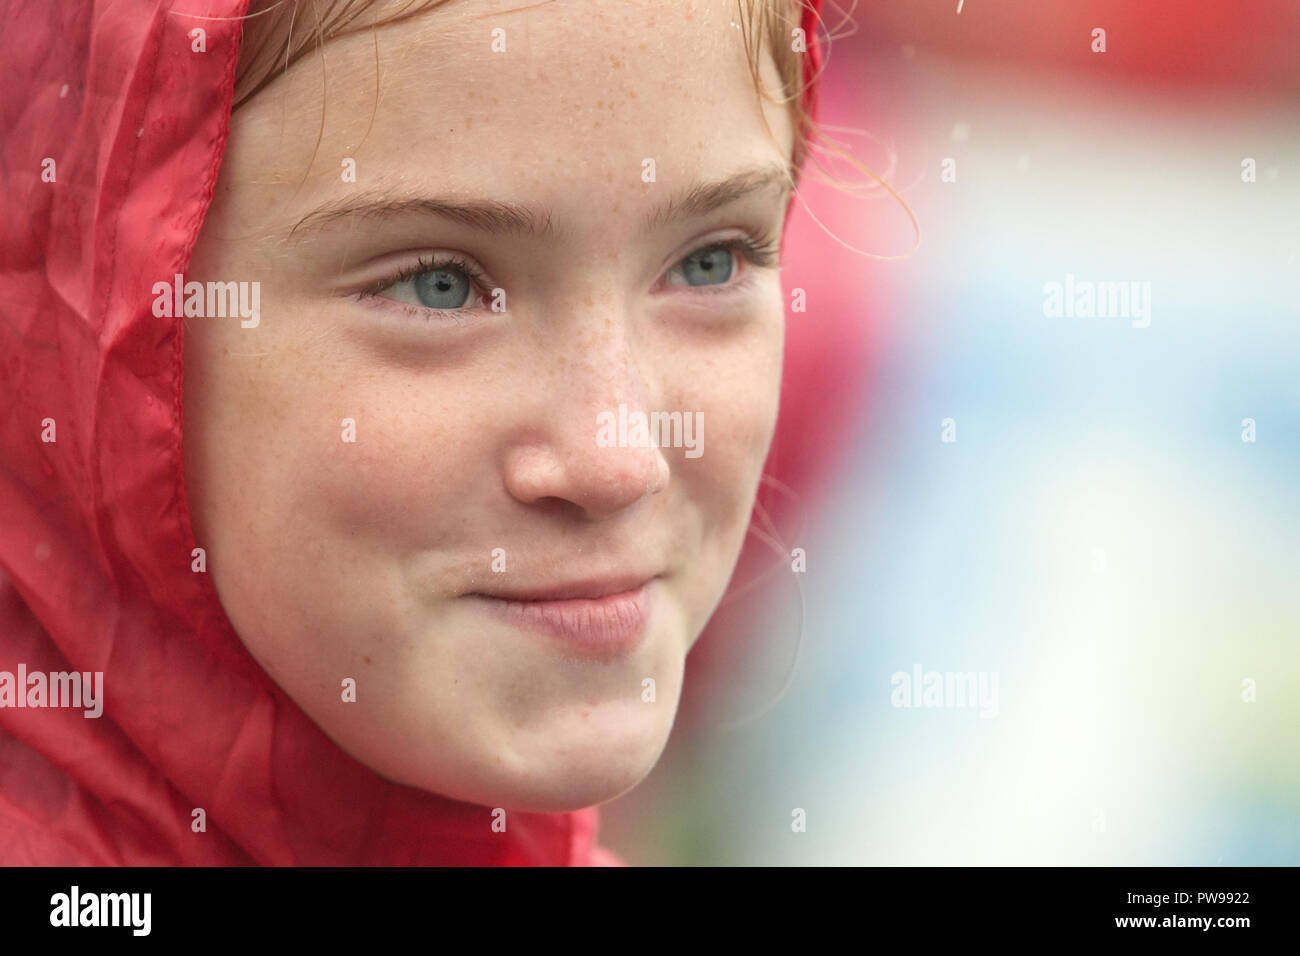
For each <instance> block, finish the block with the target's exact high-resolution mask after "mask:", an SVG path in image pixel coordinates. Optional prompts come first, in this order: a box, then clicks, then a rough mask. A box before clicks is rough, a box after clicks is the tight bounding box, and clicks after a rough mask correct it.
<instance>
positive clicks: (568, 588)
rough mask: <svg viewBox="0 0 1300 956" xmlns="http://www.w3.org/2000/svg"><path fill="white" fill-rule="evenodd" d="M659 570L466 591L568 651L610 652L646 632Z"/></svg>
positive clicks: (620, 650) (633, 644)
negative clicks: (514, 587)
mask: <svg viewBox="0 0 1300 956" xmlns="http://www.w3.org/2000/svg"><path fill="white" fill-rule="evenodd" d="M657 582H658V576H657V575H646V574H635V575H628V576H621V577H610V578H600V579H594V578H593V579H586V580H575V581H568V582H562V583H558V584H548V585H541V586H537V587H530V588H518V589H504V588H503V589H497V590H493V591H491V592H472V593H469V594H466V595H464V599H465V600H469V601H471V602H474V603H476V604H478V605H480V606H481V607H482V609H483V611H484V612H486V613H488V614H490V615H492V616H493V617H494V618H496V619H497V620H499V621H502V622H503V623H506V624H508V625H509V626H511V627H512V628H515V629H518V630H521V631H527V632H529V633H532V634H537V635H541V636H544V637H548V638H551V639H554V640H556V641H558V642H559V643H560V644H561V645H563V646H565V647H566V648H567V649H568V650H570V651H577V652H579V653H582V654H584V655H589V656H597V657H608V656H613V655H618V654H623V653H627V652H629V651H631V650H632V649H633V648H635V647H636V646H637V645H638V644H640V643H641V641H642V639H643V638H644V637H645V633H646V629H647V625H648V624H649V620H650V613H651V611H652V609H653V606H654V603H655V601H654V596H655V594H656V593H657V591H658V588H657V586H656V585H657Z"/></svg>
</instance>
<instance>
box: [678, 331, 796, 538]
mask: <svg viewBox="0 0 1300 956" xmlns="http://www.w3.org/2000/svg"><path fill="white" fill-rule="evenodd" d="M780 381H781V354H780V342H779V340H777V341H776V342H773V341H772V339H771V337H770V336H765V337H758V338H756V339H754V340H752V341H746V342H742V343H737V344H736V345H735V347H728V348H725V349H721V350H716V351H714V352H712V353H710V354H708V355H706V356H701V357H700V358H699V359H698V360H697V361H696V362H693V363H690V364H689V365H685V366H683V367H682V368H681V369H680V370H679V373H678V376H677V382H678V386H677V387H676V388H675V389H673V390H672V391H674V392H675V393H676V394H677V395H678V396H679V398H678V399H677V401H678V402H679V403H680V404H679V405H677V406H674V408H673V409H669V410H676V409H677V408H680V409H681V410H683V411H684V412H687V411H699V412H701V413H702V418H703V435H702V441H699V436H697V441H698V446H699V451H700V455H699V457H697V458H688V457H686V455H685V451H686V449H677V448H673V449H669V450H668V451H669V452H670V455H671V457H670V458H669V463H670V465H671V466H672V467H673V469H674V472H675V474H676V475H678V476H680V478H681V480H683V481H684V482H686V483H688V484H689V485H690V486H691V487H692V488H693V489H694V492H693V494H694V496H695V497H696V499H697V500H701V501H702V503H704V505H705V511H706V512H707V515H708V518H709V521H710V524H711V525H714V526H718V525H726V524H737V523H739V524H744V523H747V520H748V515H749V511H750V508H751V506H752V500H751V497H752V493H753V491H754V490H755V489H756V487H757V483H758V480H759V476H760V474H761V471H762V467H763V462H764V461H765V459H766V457H767V451H768V448H769V446H770V444H771V440H772V434H773V431H774V429H775V426H776V418H777V408H778V403H779V398H780Z"/></svg>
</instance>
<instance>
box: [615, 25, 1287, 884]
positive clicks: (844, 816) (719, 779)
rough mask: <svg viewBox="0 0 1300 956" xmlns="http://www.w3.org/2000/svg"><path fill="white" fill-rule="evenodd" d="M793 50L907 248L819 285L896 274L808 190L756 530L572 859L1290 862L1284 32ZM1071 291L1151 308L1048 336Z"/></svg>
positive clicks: (986, 29) (953, 32) (951, 40)
mask: <svg viewBox="0 0 1300 956" xmlns="http://www.w3.org/2000/svg"><path fill="white" fill-rule="evenodd" d="M959 7H960V9H959ZM823 16H824V18H825V21H826V27H825V29H826V32H827V33H828V34H829V38H828V43H829V56H828V61H827V65H826V70H825V72H824V74H823V83H824V87H823V102H822V113H821V120H822V124H823V126H824V127H825V128H826V129H827V131H828V133H829V134H830V135H831V136H832V137H833V138H834V139H835V140H836V141H838V142H839V143H841V144H843V145H844V146H845V147H846V148H847V149H848V150H849V151H850V153H851V155H852V156H853V157H854V159H856V160H857V161H858V162H860V163H862V164H864V165H865V166H866V167H868V168H870V169H872V170H875V171H876V172H877V173H879V174H881V175H882V176H884V177H885V179H886V180H887V181H888V182H889V184H890V185H891V186H892V187H893V188H894V189H895V190H897V192H898V193H899V195H900V196H901V197H902V199H903V200H904V201H905V202H906V204H907V206H908V207H910V209H911V210H912V212H913V213H914V214H915V216H916V219H917V221H918V223H919V225H920V229H921V233H922V237H923V238H922V242H921V245H920V248H919V249H918V250H917V251H916V253H915V254H914V255H912V256H910V257H908V258H901V259H894V260H882V259H873V258H868V257H865V256H863V255H861V254H859V253H858V252H855V251H853V250H854V249H856V250H860V251H863V252H869V253H873V254H875V255H879V256H900V255H904V254H906V253H907V252H908V250H909V249H911V248H912V245H913V243H914V233H913V228H912V224H911V221H910V220H909V218H908V214H907V212H906V211H905V210H904V208H903V207H902V206H901V205H900V204H899V203H898V202H897V201H895V200H894V199H893V198H892V197H890V196H888V195H887V194H885V193H884V192H883V191H882V190H880V189H878V188H875V189H866V188H864V187H865V186H867V185H870V179H869V178H868V177H866V176H865V175H863V174H862V173H861V172H860V171H859V170H857V169H856V168H855V167H854V166H853V165H851V164H849V163H847V162H845V161H843V160H840V159H836V158H834V157H833V156H829V155H825V154H823V156H822V159H821V163H822V167H823V169H821V170H819V169H818V168H817V167H816V164H814V166H813V168H812V169H811V170H810V172H809V173H808V174H807V178H806V179H805V182H804V183H803V186H802V190H801V192H802V195H803V198H804V201H805V202H806V204H807V208H806V209H800V208H799V207H798V204H797V203H796V209H797V211H796V213H795V216H796V219H795V221H794V222H793V223H792V225H791V227H790V231H789V234H788V237H787V243H788V247H789V248H788V251H787V265H786V266H785V270H784V281H785V285H786V287H787V289H794V288H803V289H804V290H805V291H806V295H807V312H806V313H800V314H790V315H789V316H788V323H789V328H790V331H789V344H788V351H789V354H788V360H787V372H788V377H787V385H786V388H787V394H786V395H785V396H784V397H783V402H784V403H785V404H784V405H783V412H782V416H783V417H782V422H781V426H780V430H779V432H778V440H777V444H776V447H775V449H774V452H773V458H772V460H771V461H770V462H769V465H770V471H771V473H772V474H773V475H774V477H775V478H776V479H777V480H776V481H774V482H773V483H771V484H770V485H769V486H768V488H767V489H766V490H765V496H764V499H763V500H764V501H765V502H766V505H765V508H764V515H765V516H766V518H770V521H771V524H770V525H768V524H766V523H765V520H761V521H759V522H758V523H757V527H758V529H759V530H758V532H757V533H756V534H755V535H754V539H755V540H754V542H753V544H754V548H753V553H750V551H749V550H747V552H746V556H745V559H744V560H743V561H742V566H741V568H740V569H739V570H738V572H737V577H736V580H735V582H734V584H733V594H732V595H731V597H729V599H728V602H727V603H726V606H725V607H724V608H723V610H722V611H721V612H720V614H719V617H718V619H717V621H716V622H715V626H711V628H710V631H709V632H706V635H705V637H704V638H703V639H702V640H701V643H700V645H698V646H697V648H696V650H695V651H694V652H693V653H692V658H691V662H690V671H689V674H688V683H687V692H686V697H685V699H684V700H683V702H682V707H681V710H680V712H679V722H678V725H677V728H676V730H675V731H674V735H673V738H672V740H671V741H670V743H669V746H668V749H667V750H666V752H665V754H664V758H663V760H662V761H661V762H660V764H659V766H658V767H657V768H656V769H655V771H654V772H653V774H652V775H651V776H650V777H649V778H648V779H647V780H646V781H645V783H643V784H642V785H641V786H640V787H638V788H636V789H635V790H634V791H632V792H631V793H630V794H628V795H627V796H625V797H623V798H621V799H620V800H617V801H614V802H613V803H610V804H607V805H606V806H605V807H604V808H603V811H602V813H603V815H602V841H603V842H604V843H606V844H607V845H609V846H610V847H611V848H612V849H614V850H615V851H616V852H617V853H619V854H620V855H622V856H623V857H624V859H626V860H627V861H629V862H632V863H639V864H773V865H790V864H819V863H825V864H895V865H897V864H902V865H911V864H923V865H930V864H976V865H989V864H992V865H1004V864H1049V865H1051V864H1062V865H1079V864H1082V865H1096V864H1121V865H1127V864H1152V865H1215V864H1221V865H1261V864H1262V865H1281V864H1287V865H1296V864H1300V819H1298V818H1300V756H1298V755H1297V746H1298V743H1300V741H1298V738H1300V733H1298V731H1300V494H1298V493H1297V489H1298V488H1300V54H1297V52H1296V50H1297V45H1298V43H1300V4H1297V3H1295V2H1292V0H1286V2H1282V0H1277V2H1273V0H1270V2H1252V0H1246V2H1233V3H1216V4H1203V3H1191V2H1173V0H1148V2H1144V3H1141V4H1134V3H1131V2H1119V0H1114V2H1094V0H1089V2H1085V3H1081V4H1065V3H1042V2H1041V0H997V2H994V0H944V2H942V3H940V2H931V0H885V2H871V3H861V4H856V5H855V4H853V3H852V0H838V4H836V3H835V0H827V8H826V9H825V11H824V13H823ZM1098 28H1100V29H1103V30H1104V31H1105V36H1104V42H1105V48H1104V52H1101V51H1094V47H1095V46H1097V44H1098V41H1097V38H1096V35H1095V34H1094V30H1096V29H1098ZM830 178H834V179H837V180H839V181H840V184H839V185H838V186H837V185H835V184H833V183H830V182H826V181H823V180H828V179H830ZM850 247H851V248H850ZM1067 277H1072V278H1070V279H1068V280H1067ZM1067 281H1069V282H1071V283H1073V284H1074V286H1073V288H1078V287H1080V286H1081V285H1082V284H1084V283H1101V282H1115V283H1126V284H1127V283H1138V288H1142V287H1143V286H1144V284H1148V283H1149V286H1145V287H1146V288H1149V289H1150V310H1149V312H1148V313H1146V314H1145V315H1142V314H1139V313H1137V312H1136V311H1133V304H1130V311H1129V312H1127V313H1121V314H1119V315H1110V316H1098V317H1087V316H1083V315H1079V314H1075V315H1072V316H1049V315H1047V314H1045V313H1046V312H1048V311H1050V310H1049V309H1045V302H1046V301H1047V299H1048V294H1047V293H1046V292H1045V287H1047V286H1048V284H1049V283H1053V282H1056V283H1060V284H1061V286H1062V287H1064V286H1065V285H1066V283H1067ZM1138 304H1140V303H1138ZM1070 311H1075V310H1070ZM1079 311H1082V310H1079ZM1247 420H1249V421H1247ZM765 541H766V542H767V543H766V544H765ZM794 548H802V549H803V552H804V554H805V556H806V557H805V560H806V570H804V571H802V572H799V571H796V570H794V569H793V568H792V564H794V563H797V562H796V561H793V560H792V559H791V558H790V557H789V553H790V552H791V551H792V550H793V549H794ZM715 632H716V633H715ZM931 674H934V675H935V677H934V678H933V680H937V681H939V682H940V684H939V687H938V689H937V690H934V695H935V696H933V697H931V698H929V699H928V700H927V699H926V698H924V697H923V691H924V688H925V686H926V682H927V681H928V680H931V678H930V677H929V676H928V675H931ZM966 674H970V675H974V679H975V680H976V682H977V686H978V681H979V680H983V681H984V684H983V687H984V689H985V691H986V694H985V697H984V699H983V700H977V701H971V700H969V699H965V700H964V699H963V698H962V697H960V696H958V695H956V694H953V695H951V696H949V695H948V693H947V691H948V689H949V687H948V684H949V683H950V679H955V677H956V676H957V675H966ZM902 675H906V677H907V681H906V682H904V681H903V679H902ZM918 675H919V676H920V677H921V680H920V683H919V685H918V686H916V687H915V689H914V691H912V690H910V688H909V686H908V685H909V684H911V683H914V682H915V677H916V676H918ZM954 686H955V685H954ZM905 703H915V704H917V705H918V706H910V707H909V706H901V704H905ZM926 703H928V704H930V706H919V705H922V704H926ZM800 811H802V813H801V812H800Z"/></svg>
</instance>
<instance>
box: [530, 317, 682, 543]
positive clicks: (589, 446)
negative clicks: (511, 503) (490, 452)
mask: <svg viewBox="0 0 1300 956" xmlns="http://www.w3.org/2000/svg"><path fill="white" fill-rule="evenodd" d="M582 353H583V357H582V358H581V359H580V360H573V359H569V360H567V361H564V362H562V368H561V369H560V370H559V371H557V372H556V373H555V374H554V375H553V376H551V381H553V383H554V385H553V387H552V388H550V389H549V390H548V391H549V395H548V400H547V401H546V402H545V404H544V406H543V407H542V410H541V412H540V414H541V416H542V417H544V419H545V420H544V421H542V422H535V423H534V425H535V427H533V428H531V429H529V430H528V432H527V434H526V437H524V438H522V439H521V440H520V441H518V442H515V443H512V444H511V445H510V447H509V448H508V450H507V453H506V458H505V462H504V472H505V474H504V478H505V485H506V490H507V491H508V492H509V494H510V495H511V497H513V498H514V499H515V500H516V501H519V502H521V503H523V504H526V505H529V506H533V507H537V506H542V507H559V508H566V507H567V508H569V509H576V510H577V511H579V512H581V513H582V514H583V515H584V516H586V517H587V518H590V519H601V518H607V517H610V516H611V515H615V514H617V513H619V512H620V511H623V510H624V509H626V508H629V507H631V506H633V505H635V504H636V503H637V502H639V501H641V500H642V499H645V498H648V497H650V496H652V495H656V494H659V493H660V492H662V491H663V490H664V489H665V488H666V487H667V485H668V480H669V477H670V469H669V465H668V460H667V458H666V457H665V456H664V451H663V450H662V449H661V448H659V447H657V443H655V442H653V441H650V442H646V441H643V440H640V438H641V437H643V435H642V436H637V435H633V434H630V433H632V432H635V429H628V428H626V427H622V428H620V427H619V422H620V416H622V419H621V420H622V421H624V422H626V421H628V420H629V419H634V418H635V416H636V415H637V414H638V413H640V414H643V415H646V416H647V417H648V416H649V412H650V409H649V408H647V404H648V403H647V400H646V397H645V396H646V395H647V392H648V388H647V383H646V381H645V379H644V377H643V376H642V374H641V371H640V369H639V368H638V365H637V363H636V362H635V361H634V360H633V358H632V355H631V350H630V348H629V347H628V344H627V342H626V341H625V340H624V339H622V338H621V337H620V336H617V335H615V336H613V337H611V338H609V339H608V340H607V341H605V342H604V343H603V344H602V343H593V342H591V341H590V340H588V342H587V344H586V346H585V347H583V349H582ZM611 439H612V440H611ZM559 503H563V504H559Z"/></svg>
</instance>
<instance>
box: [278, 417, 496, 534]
mask: <svg viewBox="0 0 1300 956" xmlns="http://www.w3.org/2000/svg"><path fill="white" fill-rule="evenodd" d="M407 394H408V395H409V393H407ZM438 405H439V403H438V402H436V401H433V400H430V399H427V398H425V399H423V400H422V401H421V402H420V404H419V405H412V404H411V401H410V398H409V397H408V398H406V401H405V404H403V402H402V401H401V400H400V398H399V397H398V396H370V397H368V398H366V399H365V400H358V401H355V402H352V403H350V404H349V406H348V408H347V409H345V410H343V411H340V410H338V409H336V410H335V411H334V413H333V414H332V415H329V416H323V417H328V418H329V419H330V420H329V421H327V422H326V423H325V424H324V425H323V426H318V427H317V432H318V434H317V435H315V436H314V437H313V441H312V442H311V444H310V445H309V446H308V449H307V451H306V453H305V454H304V456H303V459H302V460H301V461H300V462H299V463H298V464H297V466H296V469H297V470H298V471H299V472H300V473H301V474H302V475H303V490H304V492H305V494H306V496H307V498H308V502H307V506H308V507H309V508H310V509H311V510H312V511H313V512H314V513H316V514H320V515H324V516H326V517H325V520H326V521H327V522H328V523H329V524H330V525H332V526H333V529H334V531H335V532H336V533H337V534H339V535H341V536H346V537H348V538H350V539H354V540H357V539H360V540H365V539H367V538H369V539H374V540H382V541H384V542H385V543H386V544H387V545H392V544H397V545H399V546H400V545H403V544H405V545H406V546H409V547H411V548H414V549H419V548H426V547H429V546H432V545H434V544H436V543H437V542H438V541H439V540H440V539H441V538H442V537H443V536H444V535H445V534H446V533H448V532H450V531H451V530H453V529H455V528H459V527H463V524H464V522H465V520H466V519H467V516H469V515H472V514H473V513H474V510H475V502H476V501H477V500H478V499H479V498H481V497H482V495H483V490H484V489H485V488H491V487H494V485H493V484H492V483H491V482H490V481H489V480H488V479H489V478H490V475H489V474H488V470H489V468H490V465H491V461H492V459H491V455H490V441H491V435H492V434H493V430H492V429H491V428H490V427H489V424H488V423H485V422H479V421H477V420H476V419H473V418H471V419H467V418H465V417H464V416H463V415H461V414H460V412H459V411H458V410H457V409H456V403H455V402H454V401H450V402H447V403H445V404H444V405H443V407H444V409H445V410H446V414H436V412H435V410H436V409H437V408H438ZM344 412H346V414H345V413H344ZM345 418H349V419H352V422H353V423H355V424H354V425H353V424H352V423H344V419H345ZM353 431H354V432H355V440H354V441H353V440H349V439H351V438H352V437H353Z"/></svg>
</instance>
